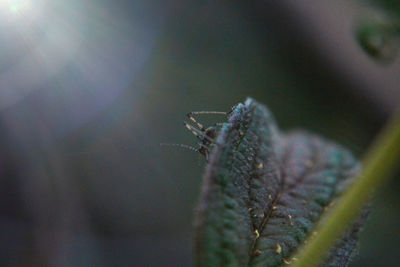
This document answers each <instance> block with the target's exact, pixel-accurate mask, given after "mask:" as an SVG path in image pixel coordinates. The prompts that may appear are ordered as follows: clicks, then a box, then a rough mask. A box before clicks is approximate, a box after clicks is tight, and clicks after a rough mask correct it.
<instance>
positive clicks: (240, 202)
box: [195, 99, 359, 266]
mask: <svg viewBox="0 0 400 267" xmlns="http://www.w3.org/2000/svg"><path fill="white" fill-rule="evenodd" d="M358 166H359V165H358V163H357V161H356V160H355V159H354V157H353V156H352V155H351V153H349V152H348V151H347V150H346V149H344V148H343V147H341V146H338V145H336V144H334V143H332V142H329V141H326V140H324V139H322V138H320V137H318V136H316V135H313V134H309V133H306V132H293V133H289V134H283V133H280V132H279V130H278V128H277V126H276V124H275V122H274V119H273V118H272V116H271V114H270V113H269V111H268V110H267V109H266V107H265V106H264V105H262V104H259V103H257V102H256V101H254V100H252V99H247V100H246V102H245V103H244V104H238V105H237V106H236V107H235V108H234V110H233V112H232V114H231V116H230V118H229V121H228V123H226V124H225V125H224V126H223V127H222V129H221V131H220V133H219V136H218V138H217V141H216V144H215V148H214V150H213V152H212V154H211V156H210V162H209V164H208V165H207V169H206V173H205V177H204V181H203V183H204V184H203V189H202V195H201V200H200V204H199V208H198V211H197V217H196V226H195V227H196V228H195V262H196V265H197V266H279V265H281V264H283V263H285V262H286V263H288V262H290V261H291V257H292V256H293V253H294V252H295V250H296V249H297V248H298V246H299V245H300V244H301V243H302V242H303V241H304V240H305V238H306V237H307V235H308V234H310V233H311V232H312V229H313V227H314V225H315V223H316V221H318V219H319V218H320V216H321V214H322V213H323V212H324V210H326V209H328V208H329V206H330V205H333V204H334V202H333V200H334V198H335V197H337V196H338V194H339V193H340V192H342V191H343V189H344V188H345V187H346V186H347V184H348V183H349V181H351V179H349V178H351V177H353V176H354V174H355V173H356V172H358V170H359V167H358ZM357 229H359V227H358V228H357ZM357 231H358V230H357ZM350 232H351V231H350ZM350 232H349V233H350ZM353 232H356V231H353ZM353 232H351V233H353ZM349 236H350V235H349ZM350 240H353V238H350V237H349V238H348V240H347V241H349V242H346V239H343V242H344V243H343V242H339V243H338V245H337V248H335V249H333V251H332V253H331V257H330V258H329V259H328V260H329V263H331V262H335V263H336V262H339V261H337V257H338V256H337V255H339V256H341V257H342V258H343V259H344V258H345V257H346V260H345V261H344V262H347V259H348V258H349V257H350V255H351V251H352V250H353V249H354V247H355V246H353V245H352V244H350V243H351V242H350ZM347 244H350V245H347ZM344 251H346V253H345V252H344ZM336 254H337V255H336ZM335 255H336V256H335ZM339 266H341V265H339ZM342 266H344V265H342Z"/></svg>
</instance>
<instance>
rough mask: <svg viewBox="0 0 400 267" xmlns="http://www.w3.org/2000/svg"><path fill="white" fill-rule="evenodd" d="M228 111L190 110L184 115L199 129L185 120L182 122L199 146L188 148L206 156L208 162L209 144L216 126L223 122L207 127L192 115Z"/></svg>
mask: <svg viewBox="0 0 400 267" xmlns="http://www.w3.org/2000/svg"><path fill="white" fill-rule="evenodd" d="M229 113H230V112H224V111H191V112H189V113H188V114H186V116H187V117H188V118H189V120H191V121H192V122H193V123H194V124H196V125H197V127H198V128H199V129H197V128H196V127H194V126H192V125H190V124H189V123H187V122H186V121H184V122H183V125H184V126H185V127H186V129H188V130H189V131H191V132H192V133H193V134H194V135H195V136H196V137H197V138H198V139H199V143H198V145H199V148H194V147H190V149H192V150H194V151H196V152H198V153H200V154H201V155H203V156H204V157H205V158H206V162H208V157H209V153H210V146H211V145H212V144H213V142H214V140H215V138H216V137H217V127H218V126H222V124H223V123H216V124H214V125H212V126H209V127H207V128H206V127H204V126H203V125H202V124H201V123H200V122H198V121H197V120H196V119H195V118H194V115H200V114H221V115H228V114H229Z"/></svg>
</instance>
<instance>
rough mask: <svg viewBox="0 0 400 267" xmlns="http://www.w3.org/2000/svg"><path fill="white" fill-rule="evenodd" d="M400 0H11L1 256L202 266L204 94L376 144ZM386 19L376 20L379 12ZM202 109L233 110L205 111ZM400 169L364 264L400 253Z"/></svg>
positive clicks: (0, 75)
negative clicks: (195, 128) (195, 130)
mask: <svg viewBox="0 0 400 267" xmlns="http://www.w3.org/2000/svg"><path fill="white" fill-rule="evenodd" d="M399 15H400V4H399V2H398V1H389V0H381V1H345V0H338V1H329V0H319V1H317V0H315V1H312V0H308V1H307V0H297V1H266V0H257V1H238V0H234V1H180V0H169V1H168V0H167V1H165V0H164V1H161V0H147V1H146V0H136V1H127V0H114V1H104V0H103V1H101V0H97V1H94V0H69V1H54V0H1V1H0V142H1V148H2V149H1V150H0V177H1V179H0V183H1V184H0V192H1V193H0V266H161V265H162V266H191V265H192V263H193V262H192V220H193V215H194V211H193V210H194V208H195V207H196V203H197V200H198V198H199V192H200V185H201V179H202V174H203V169H204V165H205V163H204V160H203V159H201V160H200V165H199V159H198V157H199V156H198V155H197V154H196V153H193V152H192V151H189V150H183V149H179V148H176V147H166V146H161V147H160V145H159V144H160V143H180V144H188V145H196V140H195V137H194V136H193V135H192V134H191V133H190V132H188V131H187V130H186V129H184V128H183V126H182V120H185V119H186V117H185V114H186V113H187V112H189V111H194V110H220V111H227V110H229V109H230V107H231V106H233V105H235V104H237V103H238V102H240V101H244V99H245V98H246V97H247V96H252V97H253V98H255V99H256V100H258V101H260V102H262V103H265V104H266V105H267V106H268V107H269V108H270V110H271V111H272V112H273V114H274V115H275V117H276V119H277V121H278V123H279V126H280V128H281V129H282V130H285V131H288V130H290V129H295V128H304V129H307V130H310V131H314V132H317V133H319V134H321V135H322V136H325V137H327V138H330V139H332V140H335V141H336V142H338V143H341V144H343V145H345V146H347V147H349V148H350V149H351V150H352V151H353V152H354V154H355V155H357V156H359V157H360V156H362V155H363V153H364V152H365V150H366V148H367V147H368V146H369V144H370V143H371V141H372V140H373V138H374V136H375V135H376V134H377V132H378V131H379V130H380V128H381V127H382V126H383V125H384V123H385V121H386V120H387V118H388V117H389V116H390V114H391V113H392V112H393V111H394V110H395V108H396V106H397V105H398V103H400V102H399V100H400V78H399V77H400V60H399V57H396V54H397V47H399V45H398V43H396V40H395V39H394V38H391V37H390V36H389V37H388V36H386V35H385V34H386V32H382V31H378V32H376V31H374V28H373V26H374V25H375V24H374V23H378V24H379V23H383V24H385V23H386V22H387V21H391V20H392V19H393V18H394V17H396V16H399ZM370 24H372V26H371V27H372V30H371V27H370ZM200 120H201V121H202V122H204V124H206V125H208V124H209V123H214V122H217V121H224V120H226V118H224V117H223V116H222V118H221V116H219V117H218V116H208V117H206V116H204V118H203V117H202V118H200ZM399 178H400V177H399V175H397V179H392V181H391V182H390V183H389V184H388V185H387V186H386V187H385V188H384V189H382V190H379V191H378V192H377V193H378V194H377V195H376V196H375V198H374V201H373V204H372V207H371V210H372V212H371V215H370V219H369V221H368V222H367V224H366V226H365V229H364V231H363V232H362V234H361V243H360V250H359V255H358V256H357V257H355V259H354V261H353V263H352V264H351V266H364V267H365V266H399V265H400V260H399V257H398V255H399V253H400V241H399V240H400V232H399V231H398V222H399V220H400V215H399V214H400V213H399V211H400V205H399V203H400V195H399V185H400V182H399Z"/></svg>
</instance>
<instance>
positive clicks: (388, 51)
mask: <svg viewBox="0 0 400 267" xmlns="http://www.w3.org/2000/svg"><path fill="white" fill-rule="evenodd" d="M356 38H357V40H358V42H359V44H360V46H361V47H362V48H363V49H364V51H365V52H366V53H367V54H368V55H369V56H371V57H372V58H374V59H376V60H378V61H381V62H392V61H393V60H394V58H395V57H396V55H397V52H398V49H399V46H400V22H399V21H398V20H397V19H395V18H391V17H389V16H388V15H387V14H377V13H376V14H367V15H366V17H365V18H364V19H363V20H362V22H361V23H359V26H358V27H357V30H356Z"/></svg>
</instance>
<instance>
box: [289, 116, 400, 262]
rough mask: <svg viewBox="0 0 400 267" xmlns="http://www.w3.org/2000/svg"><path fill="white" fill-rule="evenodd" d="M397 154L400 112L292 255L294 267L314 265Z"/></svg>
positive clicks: (396, 159)
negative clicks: (313, 231) (351, 181)
mask: <svg viewBox="0 0 400 267" xmlns="http://www.w3.org/2000/svg"><path fill="white" fill-rule="evenodd" d="M399 157H400V112H398V113H397V114H396V115H395V116H394V118H393V119H392V120H391V121H390V122H389V123H388V124H387V126H386V127H385V128H384V130H383V131H382V132H381V134H380V135H379V136H378V138H377V139H376V141H375V143H374V144H373V145H372V146H371V148H370V150H369V151H368V152H367V154H366V157H365V159H364V162H363V166H364V169H363V171H362V172H361V173H360V175H359V178H358V179H357V180H356V182H355V183H354V184H353V185H352V186H351V187H350V188H349V189H348V190H347V191H346V192H345V193H344V194H343V196H342V197H341V198H340V199H339V200H338V202H337V204H336V206H335V207H333V208H332V210H331V211H330V212H328V214H327V216H326V217H324V218H323V219H322V220H321V222H320V224H318V226H317V228H316V231H317V235H316V236H314V238H313V239H312V240H309V242H308V244H307V246H305V247H304V248H302V249H301V250H300V251H299V253H298V255H296V258H298V259H299V260H298V261H297V262H295V263H294V266H295V267H310V266H318V264H319V263H320V261H321V260H322V259H323V258H324V257H325V256H326V255H327V252H328V251H329V249H330V248H332V247H333V246H334V245H335V243H336V241H337V240H338V238H339V237H340V236H341V235H343V233H344V231H345V230H346V229H347V227H348V225H349V224H350V223H352V222H353V221H354V220H355V219H356V218H357V217H358V216H360V212H361V210H362V208H363V207H364V206H365V203H366V202H367V201H368V200H369V199H370V198H371V195H372V193H373V192H374V191H375V190H376V189H377V188H379V187H380V186H382V185H383V184H384V183H385V181H386V180H388V179H389V177H390V175H391V174H392V172H393V171H394V170H395V167H397V165H398V163H399ZM396 163H397V164H396Z"/></svg>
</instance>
